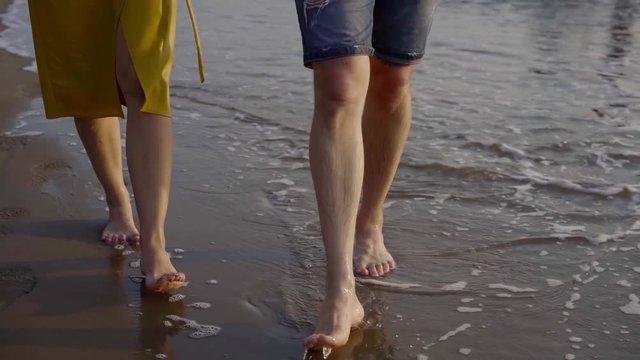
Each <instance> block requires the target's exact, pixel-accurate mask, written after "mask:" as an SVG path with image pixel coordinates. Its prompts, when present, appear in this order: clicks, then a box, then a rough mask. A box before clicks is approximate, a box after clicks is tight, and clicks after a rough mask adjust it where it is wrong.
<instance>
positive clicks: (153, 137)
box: [116, 26, 185, 292]
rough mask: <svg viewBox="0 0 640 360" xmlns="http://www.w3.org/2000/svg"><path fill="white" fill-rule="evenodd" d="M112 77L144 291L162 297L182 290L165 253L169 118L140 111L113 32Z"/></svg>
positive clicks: (127, 61)
mask: <svg viewBox="0 0 640 360" xmlns="http://www.w3.org/2000/svg"><path fill="white" fill-rule="evenodd" d="M116 73H117V78H118V85H119V86H120V89H121V91H122V94H123V96H124V98H125V100H126V103H127V161H128V163H129V172H130V173H131V184H132V186H133V194H134V196H135V201H136V208H137V210H138V218H139V220H140V245H141V250H142V254H141V257H142V263H141V268H142V271H143V273H144V274H145V276H146V280H145V285H146V287H147V288H148V289H150V290H154V291H160V292H168V291H171V290H175V289H178V288H180V287H182V286H183V285H184V282H185V275H184V274H183V273H180V272H178V271H176V269H175V268H174V267H173V264H171V260H170V259H169V254H168V253H167V251H166V249H165V234H164V224H165V219H166V216H167V208H168V206H169V190H170V185H171V162H172V153H173V133H172V130H171V118H169V117H166V116H161V115H155V114H149V113H143V112H141V111H140V109H141V108H142V105H143V104H144V100H145V96H144V91H143V89H142V86H141V85H140V82H139V80H138V77H137V75H136V72H135V68H134V66H133V62H132V60H131V56H130V54H129V50H128V48H127V44H126V41H125V38H124V34H123V32H122V28H121V27H120V26H119V27H118V39H117V54H116Z"/></svg>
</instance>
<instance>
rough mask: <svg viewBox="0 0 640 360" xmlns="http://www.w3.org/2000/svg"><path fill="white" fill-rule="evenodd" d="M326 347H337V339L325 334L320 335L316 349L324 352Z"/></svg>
mask: <svg viewBox="0 0 640 360" xmlns="http://www.w3.org/2000/svg"><path fill="white" fill-rule="evenodd" d="M324 347H330V348H333V347H336V339H335V338H333V337H331V336H327V335H325V334H318V340H317V341H316V346H315V348H316V349H318V350H322V348H324Z"/></svg>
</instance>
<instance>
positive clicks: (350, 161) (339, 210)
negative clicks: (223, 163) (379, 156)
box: [305, 56, 369, 349]
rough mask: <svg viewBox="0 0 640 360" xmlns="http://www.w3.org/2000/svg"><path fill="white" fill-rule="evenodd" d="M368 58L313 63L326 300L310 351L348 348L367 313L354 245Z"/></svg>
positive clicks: (313, 149) (314, 155)
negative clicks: (354, 329) (359, 294)
mask: <svg viewBox="0 0 640 360" xmlns="http://www.w3.org/2000/svg"><path fill="white" fill-rule="evenodd" d="M368 82H369V58H368V57H366V56H351V57H345V58H339V59H335V60H328V61H322V62H316V63H314V86H315V110H314V115H313V124H312V127H311V137H310V142H309V159H310V163H311V175H312V178H313V184H314V187H315V191H316V199H317V202H318V212H319V215H320V227H321V230H322V239H323V241H324V248H325V253H326V262H327V270H326V284H325V299H324V302H323V304H322V307H321V309H320V316H319V320H318V324H317V326H316V329H315V332H314V334H313V335H311V336H309V337H308V338H307V339H306V340H305V346H306V347H307V348H312V349H322V348H323V347H337V346H342V345H344V344H346V343H347V340H348V339H349V334H350V332H351V328H352V327H353V326H356V325H358V324H359V323H360V322H361V321H362V318H363V316H364V310H363V308H362V305H361V304H360V301H359V300H358V298H357V296H356V293H355V278H354V275H353V245H354V237H355V225H356V214H357V210H358V203H359V201H360V191H361V186H362V176H363V167H364V158H363V145H362V129H361V123H362V122H361V119H362V111H363V107H364V100H365V96H366V91H367V86H368Z"/></svg>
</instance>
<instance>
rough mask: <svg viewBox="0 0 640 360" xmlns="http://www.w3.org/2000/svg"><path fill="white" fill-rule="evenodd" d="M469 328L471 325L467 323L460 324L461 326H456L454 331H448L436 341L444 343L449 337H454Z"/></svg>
mask: <svg viewBox="0 0 640 360" xmlns="http://www.w3.org/2000/svg"><path fill="white" fill-rule="evenodd" d="M470 327H471V324H469V323H465V324H462V325H460V326H458V327H457V328H456V329H455V330H452V331H449V332H448V333H446V334H444V335H442V336H441V337H440V339H438V340H440V341H446V340H447V339H449V338H450V337H452V336H455V335H457V334H459V333H461V332H463V331H465V330H467V329H468V328H470Z"/></svg>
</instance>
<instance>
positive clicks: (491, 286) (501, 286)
mask: <svg viewBox="0 0 640 360" xmlns="http://www.w3.org/2000/svg"><path fill="white" fill-rule="evenodd" d="M489 289H501V290H507V291H511V292H515V293H523V292H536V291H538V290H536V289H533V288H519V287H517V286H513V285H505V284H489Z"/></svg>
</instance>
